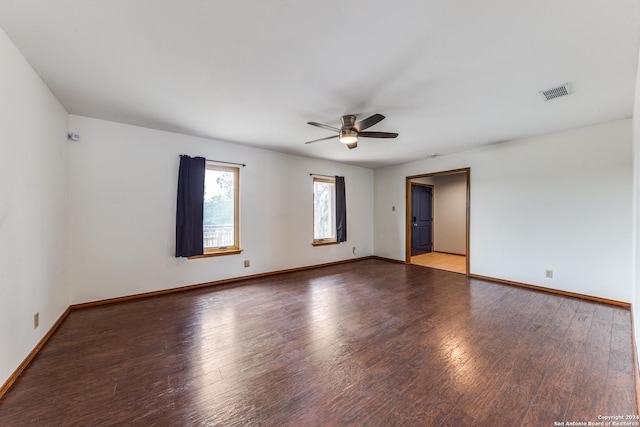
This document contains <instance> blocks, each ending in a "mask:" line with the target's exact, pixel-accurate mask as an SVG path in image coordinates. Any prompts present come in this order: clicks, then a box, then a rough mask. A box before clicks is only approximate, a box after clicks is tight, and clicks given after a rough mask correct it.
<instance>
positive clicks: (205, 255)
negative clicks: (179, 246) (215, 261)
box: [187, 249, 242, 259]
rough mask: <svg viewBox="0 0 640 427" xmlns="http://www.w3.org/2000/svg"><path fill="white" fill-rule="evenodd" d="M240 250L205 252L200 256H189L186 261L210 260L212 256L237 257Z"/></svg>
mask: <svg viewBox="0 0 640 427" xmlns="http://www.w3.org/2000/svg"><path fill="white" fill-rule="evenodd" d="M240 252H242V249H216V250H214V251H211V252H205V253H203V254H202V255H195V256H190V257H188V258H187V259H199V258H210V257H214V256H225V255H238V254H239V253H240Z"/></svg>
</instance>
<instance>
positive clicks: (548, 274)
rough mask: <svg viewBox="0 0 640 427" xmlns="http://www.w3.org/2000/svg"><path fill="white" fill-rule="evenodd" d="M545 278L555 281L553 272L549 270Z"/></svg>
mask: <svg viewBox="0 0 640 427" xmlns="http://www.w3.org/2000/svg"><path fill="white" fill-rule="evenodd" d="M545 276H546V278H547V279H553V270H547V271H546V273H545Z"/></svg>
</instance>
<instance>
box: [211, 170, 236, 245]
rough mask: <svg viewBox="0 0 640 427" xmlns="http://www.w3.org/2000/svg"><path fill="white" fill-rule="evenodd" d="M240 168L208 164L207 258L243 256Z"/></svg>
mask: <svg viewBox="0 0 640 427" xmlns="http://www.w3.org/2000/svg"><path fill="white" fill-rule="evenodd" d="M239 176H240V170H239V168H237V167H229V166H219V165H216V164H212V163H207V166H206V170H205V175H204V208H203V211H204V212H203V220H202V228H203V230H202V231H203V233H202V237H203V243H204V255H226V254H232V253H239V252H240V229H239V224H240V222H239V220H238V219H239V217H240V213H239V209H238V198H239V197H238V194H239Z"/></svg>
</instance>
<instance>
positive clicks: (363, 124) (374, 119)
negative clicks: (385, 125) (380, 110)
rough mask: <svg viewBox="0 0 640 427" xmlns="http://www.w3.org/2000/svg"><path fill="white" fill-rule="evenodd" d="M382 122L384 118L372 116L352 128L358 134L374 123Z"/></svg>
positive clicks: (380, 115)
mask: <svg viewBox="0 0 640 427" xmlns="http://www.w3.org/2000/svg"><path fill="white" fill-rule="evenodd" d="M382 120H384V116H383V115H382V114H374V115H373V116H370V117H367V118H366V119H364V120H361V121H359V122H358V123H356V124H355V125H354V126H353V128H354V129H355V130H357V131H358V132H360V131H362V130H365V129H368V128H370V127H371V126H373V125H375V124H376V123H378V122H380V121H382Z"/></svg>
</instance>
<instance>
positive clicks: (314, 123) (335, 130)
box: [307, 122, 340, 132]
mask: <svg viewBox="0 0 640 427" xmlns="http://www.w3.org/2000/svg"><path fill="white" fill-rule="evenodd" d="M307 124H308V125H311V126H316V127H319V128H322V129H327V130H332V131H334V132H340V129H338V128H334V127H333V126H329V125H323V124H322V123H316V122H307Z"/></svg>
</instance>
